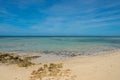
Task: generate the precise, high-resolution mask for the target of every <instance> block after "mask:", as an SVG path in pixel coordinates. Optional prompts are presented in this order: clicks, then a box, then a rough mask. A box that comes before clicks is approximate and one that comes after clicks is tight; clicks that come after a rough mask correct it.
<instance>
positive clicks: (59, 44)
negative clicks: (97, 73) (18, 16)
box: [0, 37, 120, 55]
mask: <svg viewBox="0 0 120 80" xmlns="http://www.w3.org/2000/svg"><path fill="white" fill-rule="evenodd" d="M119 49H120V37H0V52H27V53H29V52H30V53H34V52H35V53H45V54H58V55H73V54H75V55H91V54H97V53H101V54H102V53H105V52H106V53H107V52H112V51H117V50H119Z"/></svg>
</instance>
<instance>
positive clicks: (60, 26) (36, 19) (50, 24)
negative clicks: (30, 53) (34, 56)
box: [0, 0, 120, 36]
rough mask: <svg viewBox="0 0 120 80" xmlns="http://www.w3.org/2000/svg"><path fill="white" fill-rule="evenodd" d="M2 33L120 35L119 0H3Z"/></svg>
mask: <svg viewBox="0 0 120 80" xmlns="http://www.w3.org/2000/svg"><path fill="white" fill-rule="evenodd" d="M0 35H40V36H44V35H47V36H57V35H62V36H71V35H72V36H86V35H87V36H88V35H90V36H120V0H0Z"/></svg>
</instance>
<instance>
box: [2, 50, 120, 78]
mask: <svg viewBox="0 0 120 80" xmlns="http://www.w3.org/2000/svg"><path fill="white" fill-rule="evenodd" d="M49 63H56V64H57V63H62V64H63V66H64V67H63V69H70V70H71V74H72V75H75V76H76V78H75V79H74V80H120V76H119V74H120V70H119V67H120V52H115V53H111V54H101V55H95V56H76V57H72V58H69V59H66V60H58V61H49V62H43V63H41V64H37V65H34V66H30V67H28V68H21V67H18V66H16V65H12V64H11V65H4V64H0V79H1V80H30V76H31V72H32V71H33V70H37V69H38V68H39V67H40V66H42V65H43V64H49ZM35 80H37V79H35ZM63 80H64V79H63Z"/></svg>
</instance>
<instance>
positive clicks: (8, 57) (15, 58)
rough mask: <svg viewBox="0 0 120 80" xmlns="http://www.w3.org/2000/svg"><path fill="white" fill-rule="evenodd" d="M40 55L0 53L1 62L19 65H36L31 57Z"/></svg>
mask: <svg viewBox="0 0 120 80" xmlns="http://www.w3.org/2000/svg"><path fill="white" fill-rule="evenodd" d="M38 57H40V56H26V57H25V56H22V55H21V56H20V55H17V54H9V53H0V63H3V64H17V65H18V66H19V67H28V66H31V65H34V63H32V62H31V59H35V58H38Z"/></svg>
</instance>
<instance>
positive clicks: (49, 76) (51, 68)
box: [30, 63, 76, 80]
mask: <svg viewBox="0 0 120 80" xmlns="http://www.w3.org/2000/svg"><path fill="white" fill-rule="evenodd" d="M75 78H76V76H74V75H72V74H71V70H70V69H66V70H64V69H63V64H62V63H60V64H54V63H50V64H44V65H43V66H42V67H40V68H39V69H38V70H34V71H33V72H32V73H31V78H30V80H75Z"/></svg>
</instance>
